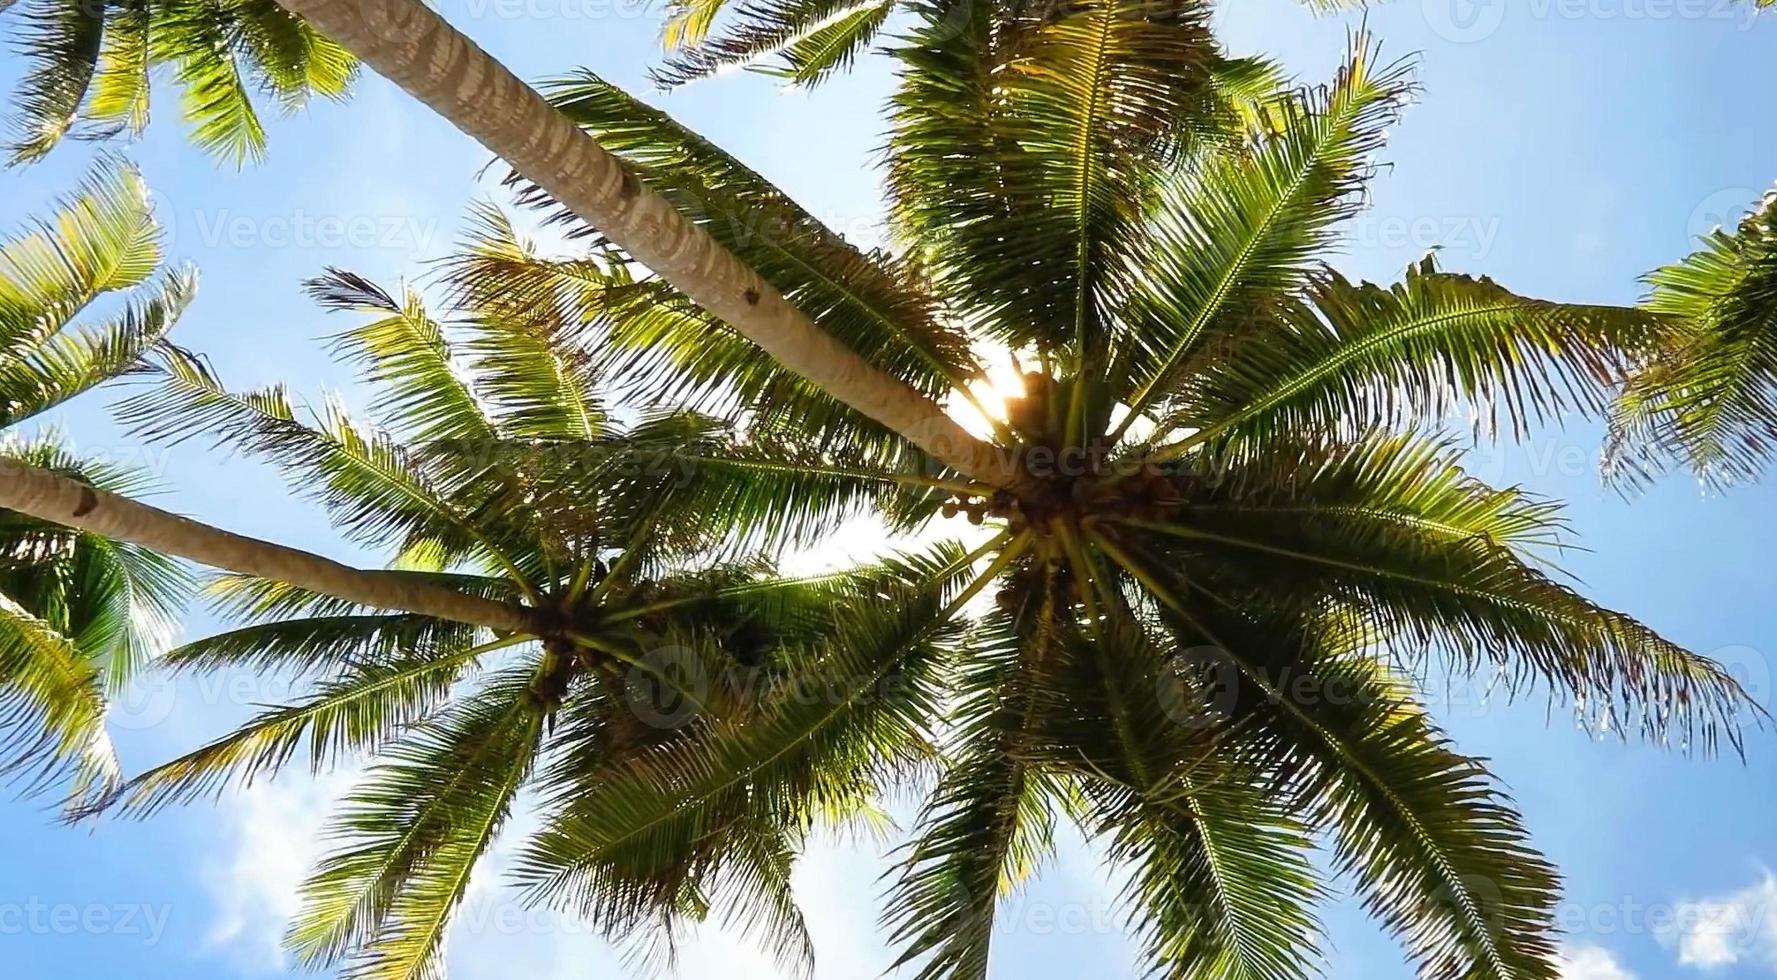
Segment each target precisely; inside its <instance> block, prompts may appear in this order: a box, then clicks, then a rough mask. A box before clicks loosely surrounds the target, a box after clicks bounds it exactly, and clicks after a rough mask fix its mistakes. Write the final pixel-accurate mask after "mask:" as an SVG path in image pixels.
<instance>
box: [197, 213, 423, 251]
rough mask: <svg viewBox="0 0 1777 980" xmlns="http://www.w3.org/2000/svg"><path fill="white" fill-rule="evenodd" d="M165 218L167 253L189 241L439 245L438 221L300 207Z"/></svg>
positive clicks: (402, 247) (325, 246)
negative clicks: (322, 211) (320, 211)
mask: <svg viewBox="0 0 1777 980" xmlns="http://www.w3.org/2000/svg"><path fill="white" fill-rule="evenodd" d="M171 218H172V220H171V221H169V222H168V224H167V243H168V247H169V248H171V247H173V246H174V245H175V244H176V243H177V242H179V241H182V240H183V241H191V240H195V241H197V242H198V243H199V244H201V245H203V246H204V247H205V248H213V249H214V248H229V249H313V250H316V251H324V250H336V249H359V250H370V249H389V250H395V251H401V252H405V253H413V254H426V253H428V252H430V251H431V250H432V248H433V246H434V245H435V244H437V243H438V242H439V241H440V236H439V234H438V222H436V221H434V220H432V219H430V218H421V217H418V216H415V215H411V214H317V213H315V212H311V211H305V210H303V209H302V208H297V209H295V210H293V211H290V212H289V213H287V214H242V213H239V212H235V211H231V210H229V209H227V208H217V209H213V210H212V209H204V208H197V209H193V210H190V211H182V212H176V213H174V214H173V215H172V216H171ZM188 236H194V238H193V237H188Z"/></svg>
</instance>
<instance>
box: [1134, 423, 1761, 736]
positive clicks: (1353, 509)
mask: <svg viewBox="0 0 1777 980" xmlns="http://www.w3.org/2000/svg"><path fill="white" fill-rule="evenodd" d="M1267 472H1268V473H1271V474H1272V477H1271V479H1273V480H1275V481H1276V482H1274V483H1272V489H1271V490H1270V491H1268V492H1267V491H1262V490H1259V489H1258V487H1259V486H1261V485H1263V484H1264V483H1265V482H1266V479H1267V478H1266V477H1264V476H1262V475H1261V474H1263V473H1267ZM1228 486H1231V487H1241V488H1242V489H1241V490H1240V491H1238V492H1237V493H1229V494H1228V496H1229V497H1231V498H1233V499H1234V500H1239V501H1240V502H1242V503H1243V504H1247V505H1249V506H1244V507H1240V508H1216V507H1213V506H1212V507H1206V508H1204V509H1203V510H1202V511H1198V510H1196V509H1194V508H1192V509H1190V510H1189V513H1190V515H1191V516H1190V518H1189V520H1188V522H1181V523H1167V522H1155V521H1146V520H1141V519H1131V520H1129V521H1128V524H1129V526H1131V527H1135V528H1139V529H1141V531H1142V532H1144V533H1146V534H1149V535H1151V537H1147V538H1144V541H1145V542H1146V544H1147V545H1148V546H1150V547H1153V548H1156V549H1160V550H1159V551H1157V552H1156V555H1157V556H1160V555H1162V554H1163V555H1164V556H1165V557H1164V559H1163V560H1164V561H1165V562H1166V563H1167V564H1169V565H1172V566H1173V567H1178V563H1184V566H1185V567H1189V566H1190V564H1191V563H1192V562H1194V561H1195V562H1201V563H1203V565H1202V567H1205V568H1208V567H1212V566H1213V567H1216V568H1218V569H1219V570H1220V571H1221V572H1222V573H1223V574H1226V575H1228V576H1231V577H1233V579H1234V580H1238V581H1239V582H1240V583H1241V587H1242V588H1243V589H1246V588H1250V589H1252V590H1254V594H1255V595H1256V596H1263V597H1265V600H1266V601H1268V602H1271V603H1273V604H1283V605H1291V604H1293V605H1294V607H1295V608H1297V609H1298V610H1299V611H1313V609H1308V610H1302V607H1303V606H1308V607H1316V606H1323V607H1324V604H1326V603H1337V604H1348V605H1349V607H1350V608H1351V611H1352V612H1353V614H1354V615H1355V616H1357V617H1358V618H1359V620H1360V621H1361V622H1362V623H1363V624H1364V625H1365V626H1366V627H1367V628H1368V629H1369V630H1370V631H1371V632H1370V636H1371V637H1372V639H1373V642H1375V643H1376V644H1377V645H1383V644H1386V645H1387V646H1388V648H1389V649H1390V650H1392V651H1394V652H1395V653H1396V655H1399V656H1414V655H1415V654H1414V651H1415V650H1416V649H1417V650H1424V649H1427V648H1429V649H1431V650H1434V651H1438V652H1441V653H1443V654H1445V655H1447V656H1448V657H1449V663H1450V664H1451V666H1452V667H1453V668H1454V669H1456V670H1458V671H1461V672H1474V671H1476V670H1477V669H1479V668H1481V667H1483V666H1486V667H1490V668H1492V669H1494V670H1496V671H1497V672H1498V673H1499V674H1500V675H1501V677H1502V679H1503V680H1504V681H1505V682H1506V684H1507V686H1508V687H1509V688H1511V689H1513V690H1517V689H1520V688H1525V687H1534V686H1535V685H1538V684H1546V685H1548V688H1549V691H1550V693H1551V694H1552V695H1553V696H1555V697H1558V698H1561V699H1563V700H1567V699H1571V700H1572V702H1573V704H1574V707H1575V709H1576V711H1577V712H1578V713H1579V714H1580V717H1581V718H1582V720H1583V721H1584V722H1585V724H1587V725H1588V726H1589V727H1591V728H1593V729H1594V730H1596V731H1616V732H1623V731H1625V730H1626V729H1639V730H1640V732H1641V733H1642V734H1643V735H1644V736H1645V737H1647V738H1649V739H1650V740H1653V741H1656V742H1661V743H1670V742H1677V743H1679V744H1681V745H1683V746H1685V747H1687V748H1688V747H1691V746H1692V745H1693V744H1695V745H1698V746H1700V747H1701V748H1703V749H1704V750H1705V751H1711V750H1713V749H1714V748H1715V746H1716V743H1717V739H1718V738H1720V737H1723V736H1725V737H1727V738H1728V739H1729V740H1730V741H1731V742H1732V743H1733V744H1735V745H1736V746H1738V744H1739V738H1740V731H1741V727H1742V725H1743V724H1744V723H1745V722H1746V720H1748V719H1749V718H1750V719H1757V718H1758V717H1760V714H1761V710H1762V709H1760V708H1759V707H1758V706H1757V705H1756V703H1754V702H1753V701H1752V700H1751V698H1750V697H1749V696H1748V695H1747V693H1746V692H1745V691H1744V690H1743V689H1742V688H1741V686H1740V684H1739V682H1737V681H1736V680H1735V679H1734V678H1733V677H1732V676H1731V675H1730V674H1729V673H1728V672H1727V671H1726V670H1725V669H1724V668H1722V667H1721V666H1720V665H1718V664H1716V663H1714V662H1713V661H1710V660H1709V659H1708V658H1705V657H1702V656H1699V655H1697V654H1694V653H1692V652H1690V651H1688V650H1686V649H1684V648H1683V647H1681V646H1679V645H1677V644H1675V643H1672V642H1671V641H1669V640H1666V639H1665V638H1663V637H1661V636H1660V635H1659V634H1657V633H1655V632H1654V631H1653V630H1651V629H1649V628H1648V627H1646V626H1645V625H1643V624H1641V623H1640V622H1637V621H1636V620H1634V619H1632V618H1630V617H1629V616H1626V615H1624V614H1622V613H1619V612H1615V611H1612V610H1609V609H1606V608H1603V607H1601V606H1599V605H1597V604H1595V603H1593V602H1591V601H1589V600H1587V599H1585V598H1584V597H1582V596H1580V595H1579V594H1578V593H1577V592H1575V591H1574V590H1573V589H1571V588H1569V587H1568V586H1566V585H1564V584H1562V583H1561V582H1559V581H1556V580H1555V579H1554V578H1552V577H1550V576H1549V575H1548V574H1545V573H1544V572H1542V571H1540V570H1538V569H1536V568H1535V567H1533V566H1532V565H1531V564H1530V563H1529V562H1528V561H1527V560H1526V556H1524V555H1521V554H1519V553H1518V552H1517V551H1516V550H1514V548H1513V547H1512V545H1511V543H1510V542H1509V539H1504V540H1502V538H1503V534H1501V532H1504V531H1506V530H1507V529H1509V528H1511V527H1512V526H1513V525H1516V526H1517V528H1518V531H1517V534H1522V533H1526V532H1528V533H1531V534H1536V533H1553V532H1554V531H1555V530H1556V529H1557V528H1558V525H1556V524H1553V523H1552V518H1553V514H1552V512H1549V511H1546V510H1541V509H1538V508H1536V507H1535V505H1533V504H1530V505H1527V504H1526V503H1525V502H1520V501H1516V500H1514V499H1513V497H1510V496H1507V497H1504V498H1502V497H1500V496H1499V494H1498V492H1497V491H1492V490H1489V489H1488V488H1486V487H1484V486H1482V485H1480V484H1479V483H1478V482H1476V481H1474V480H1472V479H1469V478H1467V477H1465V476H1463V475H1461V474H1460V471H1459V470H1457V468H1456V465H1455V463H1454V462H1453V461H1452V460H1451V458H1450V457H1449V456H1447V455H1443V456H1442V457H1441V458H1440V456H1439V455H1431V454H1427V453H1425V452H1423V451H1419V450H1416V449H1415V448H1414V443H1413V441H1412V440H1392V441H1383V442H1379V443H1374V444H1371V445H1367V446H1366V445H1360V446H1354V447H1348V448H1345V449H1343V450H1334V451H1332V452H1330V453H1329V452H1327V451H1326V450H1308V451H1305V452H1303V453H1301V454H1291V455H1287V456H1279V457H1277V458H1275V459H1274V460H1273V461H1272V462H1271V463H1270V464H1268V465H1266V466H1263V467H1260V466H1257V465H1255V466H1254V467H1253V468H1249V469H1247V470H1246V472H1245V473H1244V474H1242V475H1241V477H1240V478H1237V479H1235V480H1231V481H1229V484H1228ZM1267 497H1268V498H1269V499H1270V500H1271V501H1273V502H1280V503H1282V504H1283V506H1279V507H1275V508H1268V507H1265V506H1263V503H1262V502H1263V501H1264V500H1265V499H1266V498H1267ZM1292 500H1311V501H1313V502H1314V504H1315V506H1314V507H1313V508H1302V507H1296V506H1292V505H1291V501H1292ZM1255 505H1256V506H1255ZM1502 505H1503V506H1502ZM1379 512H1392V513H1394V514H1396V515H1398V516H1403V517H1404V516H1412V517H1415V518H1422V519H1423V521H1421V520H1417V519H1416V520H1411V521H1406V520H1398V519H1397V520H1378V519H1377V517H1378V516H1379ZM1465 512H1466V513H1467V515H1468V516H1467V517H1462V516H1461V515H1462V514H1464V513H1465ZM1471 519H1472V520H1476V521H1477V523H1475V524H1474V525H1473V532H1472V533H1471V534H1470V535H1469V536H1466V537H1453V536H1452V535H1451V534H1450V533H1449V531H1450V529H1451V528H1452V527H1453V526H1454V527H1462V526H1464V525H1463V524H1462V523H1461V522H1462V521H1465V520H1471ZM1501 522H1504V524H1503V526H1502V523H1501ZM1538 524H1541V525H1542V528H1541V529H1540V532H1539V529H1538V528H1537V525H1538ZM1514 536H1516V535H1514ZM1520 540H1522V539H1520ZM1169 543H1170V544H1169ZM1170 545H1176V546H1178V548H1177V550H1175V549H1174V548H1172V547H1170ZM1292 597H1294V598H1292Z"/></svg>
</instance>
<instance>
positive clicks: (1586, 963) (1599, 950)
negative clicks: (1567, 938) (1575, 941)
mask: <svg viewBox="0 0 1777 980" xmlns="http://www.w3.org/2000/svg"><path fill="white" fill-rule="evenodd" d="M1560 965H1561V980H1635V974H1633V973H1630V972H1629V971H1628V970H1625V969H1623V965H1622V964H1621V963H1618V962H1617V958H1616V955H1615V954H1613V953H1611V951H1610V950H1608V949H1605V948H1603V947H1602V946H1572V947H1569V948H1567V949H1565V950H1562V951H1561V964H1560Z"/></svg>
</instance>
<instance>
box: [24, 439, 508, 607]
mask: <svg viewBox="0 0 1777 980" xmlns="http://www.w3.org/2000/svg"><path fill="white" fill-rule="evenodd" d="M0 508H4V509H6V510H11V511H16V512H18V513H20V514H26V515H28V516H31V517H35V518H37V519H38V520H42V521H50V522H52V523H55V524H62V525H66V526H69V527H77V528H80V529H82V530H85V531H91V532H93V533H94V534H101V535H104V536H105V537H108V538H115V539H117V540H120V541H128V542H130V543H131V544H138V545H141V546H143V547H145V548H152V549H153V550H155V551H159V552H162V553H164V554H169V555H178V556H179V557H181V558H188V559H190V560H192V561H195V562H199V563H201V564H204V565H209V566H211V567H213V568H222V569H227V570H228V571H231V572H241V573H244V574H247V575H257V576H259V577H260V578H267V579H275V580H277V581H279V582H287V583H289V584H291V585H295V586H299V587H301V588H304V589H308V590H310V591H313V592H320V593H324V594H326V595H330V596H333V597H335V598H338V599H345V600H347V601H350V602H356V603H360V604H362V605H365V606H372V607H375V608H378V609H392V610H398V611H401V612H411V613H419V614H420V615H423V616H436V617H438V618H439V619H448V620H451V621H452V622H458V623H469V624H471V625H474V626H486V627H488V628H490V629H495V630H500V631H503V632H510V633H531V632H536V630H537V627H536V625H535V623H534V621H533V618H532V616H531V615H530V614H529V613H528V612H527V611H526V610H525V609H523V608H521V607H518V606H512V605H507V604H505V603H500V602H494V601H493V600H490V599H483V598H481V597H480V596H473V595H465V594H463V593H460V592H456V591H454V590H451V589H446V588H440V587H439V586H436V585H432V584H430V583H427V582H418V581H415V580H414V579H413V578H412V577H411V576H408V575H403V574H402V573H400V572H385V571H369V570H366V569H362V568H353V567H351V566H350V565H342V564H340V563H339V562H336V561H333V560H331V559H327V558H322V557H321V556H320V555H313V554H310V553H308V552H306V551H298V550H297V549H295V548H286V547H284V546H283V545H280V544H272V543H271V542H269V541H261V540H259V539H257V538H249V537H244V536H242V535H239V534H232V533H230V532H228V531H223V530H220V529H218V528H213V527H210V526H209V525H206V524H199V523H197V522H196V521H192V520H187V519H186V518H183V517H180V516H178V515H176V514H169V513H167V512H166V511H164V510H160V509H159V508H155V507H150V506H148V505H147V504H141V503H137V502H135V501H133V500H128V499H126V498H124V497H119V496H117V495H116V494H112V493H106V492H105V491H103V490H98V489H95V488H93V487H89V486H87V485H86V484H84V483H80V482H78V481H75V480H70V479H68V478H67V477H63V476H57V475H56V474H54V473H51V472H49V471H48V470H42V469H38V468H37V467H35V466H27V465H25V464H24V463H20V462H18V461H16V460H10V459H0Z"/></svg>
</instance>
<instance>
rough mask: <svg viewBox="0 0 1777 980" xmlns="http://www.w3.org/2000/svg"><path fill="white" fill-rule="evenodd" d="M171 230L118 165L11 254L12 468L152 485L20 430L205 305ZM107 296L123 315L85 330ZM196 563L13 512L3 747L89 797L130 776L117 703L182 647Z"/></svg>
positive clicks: (3, 656)
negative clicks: (176, 628) (194, 301)
mask: <svg viewBox="0 0 1777 980" xmlns="http://www.w3.org/2000/svg"><path fill="white" fill-rule="evenodd" d="M159 265H160V245H159V230H158V227H157V226H156V224H155V222H154V216H153V212H152V210H151V209H150V207H149V203H148V197H147V193H146V190H145V189H144V187H143V185H142V182H141V178H140V177H138V176H137V175H136V174H135V172H134V171H132V170H129V169H127V168H124V167H121V166H118V165H116V164H106V165H104V166H103V167H102V168H101V169H100V170H99V171H98V172H97V173H95V174H94V175H93V176H92V177H91V178H90V179H89V180H88V181H87V183H86V184H85V186H83V187H82V188H81V190H80V191H79V192H78V193H77V194H75V195H73V196H72V197H70V198H68V199H67V200H65V201H63V202H62V203H61V206H60V209H59V210H58V212H57V213H56V214H55V216H54V217H53V218H50V219H48V220H44V221H42V222H40V223H38V224H37V225H36V226H35V227H33V228H31V229H29V230H27V231H25V232H24V233H23V234H21V235H19V236H18V237H16V238H13V239H12V240H10V241H8V242H6V243H5V244H3V245H0V457H4V458H7V459H12V460H17V461H20V462H25V463H28V464H30V465H33V466H38V467H42V468H45V469H49V470H51V471H54V472H57V473H60V474H63V475H66V476H70V477H73V478H75V479H78V480H81V481H82V482H84V483H88V484H92V485H94V486H98V487H101V488H104V489H107V490H111V491H113V492H115V493H124V494H132V493H141V492H144V491H146V490H148V489H150V481H148V480H147V479H146V478H145V477H144V475H143V474H141V473H138V472H134V471H131V470H129V469H126V468H122V467H119V466H117V465H115V464H112V463H107V462H103V461H97V460H82V459H80V458H79V457H77V456H75V455H73V454H72V453H70V452H68V451H67V450H65V449H63V448H62V447H61V446H60V445H59V443H58V439H57V437H56V435H55V434H54V433H53V432H48V431H39V432H35V433H27V432H23V431H21V427H22V426H24V425H25V424H26V423H28V422H30V421H31V420H32V419H34V418H37V417H39V416H41V415H43V414H44V413H46V412H48V411H50V410H51V409H54V408H55V407H57V406H59V405H61V404H62V403H63V402H66V401H67V400H68V399H70V398H73V397H75V396H76V395H79V394H80V393H82V392H84V391H86V390H88V389H90V388H92V387H94V386H96V385H99V384H101V383H103V382H105V381H108V380H110V379H112V378H114V377H116V376H118V375H120V374H123V373H125V372H126V371H128V370H130V369H131V368H132V366H134V365H135V364H136V362H137V360H138V359H139V358H140V357H141V356H142V354H143V353H144V352H145V351H146V350H148V349H149V348H150V347H152V346H153V345H154V344H156V343H158V342H159V341H160V339H161V338H162V337H163V336H165V334H166V332H167V331H168V330H169V329H171V327H172V326H173V322H174V321H175V320H176V319H177V318H178V316H179V313H180V311H181V310H182V309H183V308H184V306H185V302H186V300H187V299H188V298H189V297H190V295H191V291H192V287H193V279H192V277H191V275H190V273H188V272H183V271H171V272H165V273H161V274H159V275H156V269H157V267H158V266H159ZM107 294H122V295H124V296H125V297H126V299H125V302H124V306H123V308H122V309H121V311H119V312H117V313H116V314H115V315H112V316H109V317H106V318H99V319H97V321H96V322H93V323H90V324H89V325H86V326H81V327H74V326H72V324H73V322H74V321H75V320H76V319H77V318H79V317H81V316H82V315H83V314H84V313H86V312H87V311H88V308H89V307H91V306H93V305H94V304H95V303H96V302H99V301H101V299H102V298H103V297H105V296H107ZM185 588H186V585H185V573H184V572H183V570H182V568H181V566H179V565H178V564H176V563H174V562H172V561H170V560H168V559H166V558H163V557H161V556H159V555H156V554H154V553H153V552H150V551H147V550H145V549H142V548H139V547H137V546H135V545H131V544H127V543H124V542H118V541H111V540H107V539H105V538H102V537H99V536H98V535H94V534H88V533H85V532H80V531H74V530H71V529H68V528H63V527H58V526H56V525H53V524H49V523H46V522H43V521H38V520H35V519H33V518H29V517H26V516H24V515H22V514H16V513H13V512H11V511H7V510H0V742H3V743H4V744H5V747H6V749H7V753H6V754H7V756H8V758H7V759H6V760H4V761H7V762H10V763H11V764H12V765H13V766H18V767H22V768H25V770H26V771H28V772H33V773H35V774H36V775H37V776H39V777H42V778H45V779H47V778H49V777H51V776H53V775H56V774H58V773H60V772H62V771H64V766H63V765H62V764H67V765H68V766H72V768H73V771H74V774H75V776H76V779H75V791H76V794H77V795H78V794H79V793H81V792H82V791H84V790H85V789H97V788H99V787H100V786H102V785H104V784H105V783H107V782H109V781H111V780H112V779H114V778H115V776H116V773H117V762H116V760H115V759H114V758H113V756H112V754H111V748H110V742H109V741H108V740H107V738H106V736H105V729H104V712H105V700H104V695H105V693H106V692H107V691H116V690H117V689H119V687H120V686H121V685H123V684H124V683H127V682H128V681H129V679H130V678H131V677H132V676H134V675H135V674H136V673H137V672H138V671H139V670H140V669H141V668H142V667H143V666H144V665H145V664H146V663H147V661H148V660H149V658H150V657H152V656H154V655H155V654H156V653H158V652H159V650H160V649H162V648H163V647H164V645H165V644H166V643H167V641H168V640H170V639H171V632H172V622H171V616H172V615H173V614H174V613H175V612H176V611H177V608H178V606H179V603H180V601H181V599H182V596H183V593H184V592H185Z"/></svg>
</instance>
